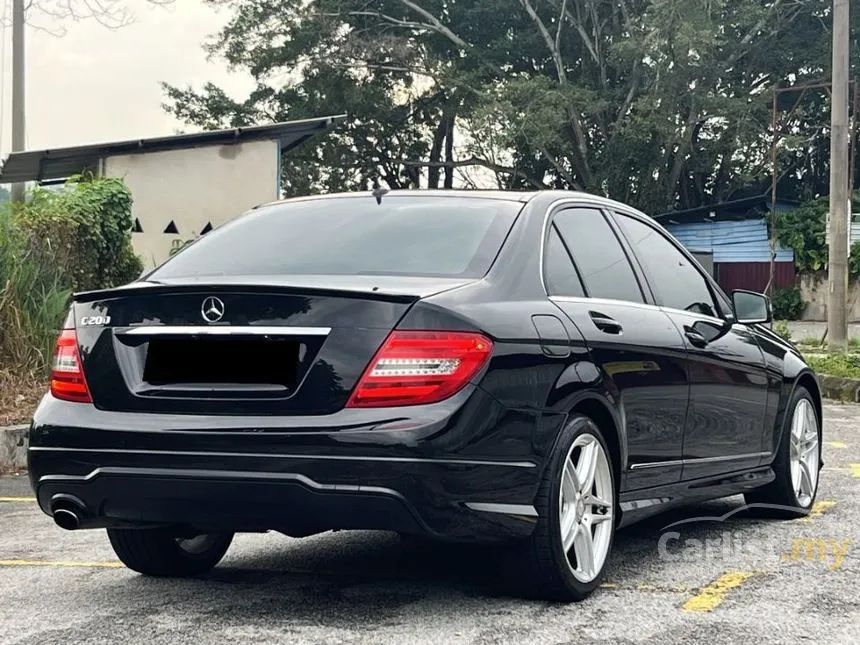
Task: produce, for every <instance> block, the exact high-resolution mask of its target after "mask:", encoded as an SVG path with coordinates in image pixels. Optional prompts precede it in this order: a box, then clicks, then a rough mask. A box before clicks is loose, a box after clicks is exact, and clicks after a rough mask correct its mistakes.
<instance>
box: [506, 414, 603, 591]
mask: <svg viewBox="0 0 860 645" xmlns="http://www.w3.org/2000/svg"><path fill="white" fill-rule="evenodd" d="M536 506H537V511H538V523H537V526H536V527H535V531H534V533H533V534H532V536H531V538H530V539H529V540H528V543H527V544H526V545H525V550H526V554H525V555H526V557H525V558H524V559H523V561H522V563H523V564H524V565H525V569H526V570H525V572H524V573H525V575H527V576H528V578H529V582H530V586H531V591H532V592H533V593H534V594H536V595H538V596H541V597H544V598H548V599H551V600H560V601H565V602H567V601H579V600H583V599H585V598H586V597H587V596H588V595H590V594H591V592H592V591H594V589H595V588H597V586H598V585H599V584H600V581H601V579H602V577H603V573H604V570H605V568H606V561H607V557H608V555H609V552H610V550H611V549H612V541H613V538H614V535H615V478H614V474H613V470H612V461H611V460H610V458H609V451H608V449H607V447H606V442H605V441H604V439H603V435H602V434H601V432H600V429H599V428H598V427H597V426H596V425H595V424H594V422H593V421H591V420H590V419H588V418H587V417H581V416H578V417H574V418H573V419H572V421H571V422H570V424H569V425H568V426H567V427H566V428H565V430H564V431H563V432H562V435H561V437H560V439H559V443H558V446H557V449H556V453H555V454H554V455H553V457H552V459H551V460H550V464H549V466H548V468H547V471H546V473H545V475H544V480H543V482H542V484H541V488H540V492H539V493H538V497H537V504H536Z"/></svg>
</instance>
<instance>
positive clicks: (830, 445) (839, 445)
mask: <svg viewBox="0 0 860 645" xmlns="http://www.w3.org/2000/svg"><path fill="white" fill-rule="evenodd" d="M824 445H826V446H827V447H828V448H847V447H848V444H847V443H845V442H844V441H825V442H824Z"/></svg>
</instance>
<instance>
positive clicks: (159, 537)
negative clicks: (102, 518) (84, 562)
mask: <svg viewBox="0 0 860 645" xmlns="http://www.w3.org/2000/svg"><path fill="white" fill-rule="evenodd" d="M107 534H108V539H109V540H110V543H111V546H112V547H113V550H114V552H115V553H116V555H117V557H118V558H119V559H120V560H121V561H122V563H123V564H124V565H125V566H127V567H128V568H129V569H131V570H132V571H137V572H138V573H141V574H143V575H146V576H154V577H159V578H187V577H191V576H198V575H201V574H204V573H206V572H208V571H210V570H211V569H213V568H214V567H215V566H216V565H217V564H218V563H219V562H220V561H221V559H222V558H223V557H224V554H225V553H227V549H229V548H230V544H231V543H232V541H233V534H232V533H209V534H206V535H205V536H196V538H197V540H198V543H197V544H194V543H190V542H187V541H182V542H181V541H180V540H179V539H178V538H177V536H176V534H175V533H173V532H171V531H167V530H163V529H108V530H107ZM192 547H193V548H192Z"/></svg>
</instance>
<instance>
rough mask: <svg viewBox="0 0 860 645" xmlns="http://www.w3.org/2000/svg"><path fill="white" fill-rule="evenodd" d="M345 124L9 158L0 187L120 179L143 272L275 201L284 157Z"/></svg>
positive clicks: (283, 126)
mask: <svg viewBox="0 0 860 645" xmlns="http://www.w3.org/2000/svg"><path fill="white" fill-rule="evenodd" d="M344 119H345V116H343V115H340V116H331V117H323V118H319V119H309V120H305V121H290V122H285V123H276V124H273V125H264V126H254V127H248V128H236V129H232V130H217V131H207V132H200V133H196V134H184V135H177V136H171V137H160V138H155V139H140V140H137V141H120V142H114V143H102V144H95V145H89V146H77V147H73V148H58V149H54V150H33V151H30V150H27V151H24V152H16V153H12V154H10V155H9V156H8V157H7V158H6V160H5V162H4V164H3V169H2V171H0V184H7V183H9V184H11V183H18V182H32V181H35V182H39V183H55V182H59V181H62V180H64V179H67V178H68V177H71V176H73V175H76V174H80V173H82V172H84V171H91V172H94V173H96V174H97V175H99V176H103V177H121V178H122V179H124V180H125V183H126V185H127V186H128V187H129V189H130V190H131V194H132V198H133V200H134V204H133V206H132V217H133V218H134V229H133V233H132V243H133V245H134V250H135V252H136V253H137V254H138V255H140V257H141V259H142V260H143V263H144V266H145V267H146V268H150V267H153V266H155V265H156V264H160V263H161V262H163V261H164V260H166V259H167V257H168V256H169V254H170V249H171V247H173V246H174V245H179V244H181V243H183V242H184V241H186V240H189V239H193V238H194V237H196V236H198V235H200V234H205V233H206V232H208V231H209V230H211V229H212V228H213V227H216V226H218V225H219V224H222V223H224V222H225V221H226V220H228V219H231V218H233V217H235V216H237V215H240V214H241V213H243V212H244V211H246V210H247V209H249V208H251V207H253V206H256V205H258V204H262V203H265V202H268V201H272V200H275V199H278V198H280V196H281V157H282V155H283V154H285V153H288V152H289V151H290V150H292V149H293V148H295V147H296V146H298V145H300V144H301V143H302V142H304V141H306V140H307V139H309V138H310V137H312V136H314V135H315V134H318V133H322V132H324V131H326V130H329V129H331V128H333V127H334V126H335V125H336V124H337V123H340V122H341V121H343V120H344Z"/></svg>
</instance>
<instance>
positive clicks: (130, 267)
mask: <svg viewBox="0 0 860 645" xmlns="http://www.w3.org/2000/svg"><path fill="white" fill-rule="evenodd" d="M131 203H132V199H131V193H130V192H129V190H128V188H127V187H126V186H125V184H124V183H123V181H122V180H121V179H115V178H105V179H91V178H86V177H78V178H74V179H72V180H70V181H69V182H68V183H67V184H66V185H65V186H64V187H63V188H62V189H61V190H46V189H44V188H37V189H36V190H34V191H33V193H32V197H31V199H30V200H29V201H28V202H27V203H26V204H24V205H23V206H22V207H20V208H19V210H18V211H17V221H18V223H19V225H20V226H21V227H22V228H23V229H24V230H25V231H26V232H27V234H28V236H29V238H30V244H31V247H32V248H33V249H34V251H35V252H36V253H37V254H39V255H42V256H45V257H49V258H52V259H53V260H54V261H55V262H57V263H59V265H60V266H61V268H62V269H63V271H64V273H65V274H66V275H67V276H69V278H70V281H71V286H72V287H73V288H74V289H75V290H76V291H88V290H91V289H105V288H109V287H114V286H118V285H121V284H125V283H128V282H131V281H132V280H134V279H135V278H137V277H138V276H140V274H141V272H142V271H143V264H142V263H141V261H140V258H138V257H137V256H136V255H135V254H134V251H133V250H132V246H131V227H132V217H131Z"/></svg>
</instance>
